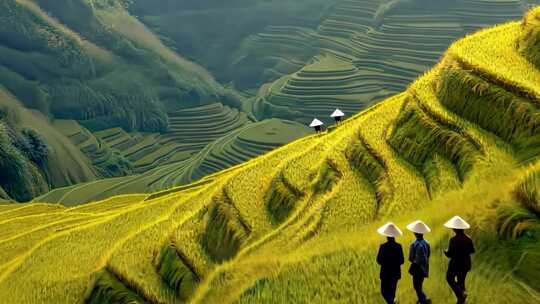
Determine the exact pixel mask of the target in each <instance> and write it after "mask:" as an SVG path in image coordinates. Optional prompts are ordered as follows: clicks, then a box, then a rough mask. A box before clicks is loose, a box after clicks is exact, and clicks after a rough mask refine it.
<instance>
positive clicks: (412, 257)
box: [407, 221, 431, 304]
mask: <svg viewBox="0 0 540 304" xmlns="http://www.w3.org/2000/svg"><path fill="white" fill-rule="evenodd" d="M407 229H409V230H410V231H412V232H414V236H415V237H416V240H415V241H414V242H413V243H412V244H411V248H410V251H409V261H410V262H411V267H410V268H409V273H410V274H411V275H412V278H413V287H414V290H415V291H416V295H417V296H418V303H420V304H429V303H431V300H430V299H429V298H428V297H427V296H426V294H425V293H424V290H423V284H424V280H425V278H427V277H428V276H429V256H430V255H431V248H430V246H429V243H428V242H427V241H426V240H424V234H426V233H429V232H431V229H429V227H428V226H427V225H426V224H425V223H424V222H422V221H415V222H412V223H410V224H409V225H407Z"/></svg>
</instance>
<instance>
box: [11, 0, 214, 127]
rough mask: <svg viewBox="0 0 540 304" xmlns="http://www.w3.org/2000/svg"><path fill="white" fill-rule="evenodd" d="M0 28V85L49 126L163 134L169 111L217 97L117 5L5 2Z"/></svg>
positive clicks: (202, 76)
mask: <svg viewBox="0 0 540 304" xmlns="http://www.w3.org/2000/svg"><path fill="white" fill-rule="evenodd" d="M0 20H1V21H0V22H1V26H0V72H1V73H0V84H2V85H3V86H4V87H6V88H7V89H8V90H9V91H10V92H11V93H12V94H13V95H15V96H17V98H18V99H19V100H21V101H22V102H23V103H24V105H25V106H26V107H28V108H32V109H37V110H40V111H41V112H42V113H44V114H46V115H52V116H53V117H55V118H62V119H77V120H79V121H82V122H83V124H84V125H85V126H87V127H88V128H90V129H92V130H100V129H104V128H108V127H119V126H121V127H123V128H124V129H125V130H128V131H131V130H140V131H165V130H167V128H168V121H167V117H166V112H167V111H168V110H170V109H178V108H182V107H186V106H193V105H199V104H204V103H206V102H209V101H210V100H211V99H219V98H221V97H222V96H223V94H224V89H223V87H221V85H219V84H218V83H217V82H216V81H215V80H214V79H213V77H212V76H211V75H210V73H208V72H207V71H206V70H205V69H204V68H202V67H200V66H198V65H196V64H194V63H192V62H190V61H188V60H186V59H184V58H182V57H180V56H179V55H178V54H176V53H175V52H173V51H172V50H170V49H168V48H167V47H166V46H165V45H163V43H162V42H161V40H160V39H159V38H158V37H157V36H156V35H155V34H154V33H152V32H151V31H150V30H148V29H147V28H146V27H145V26H144V25H143V24H142V23H140V22H139V21H138V20H137V19H136V18H135V17H133V16H131V15H130V14H129V13H128V12H126V10H125V8H124V4H123V1H93V0H92V1H83V0H75V1H69V2H68V3H65V4H63V3H59V2H55V1H52V2H51V1H41V0H6V1H2V2H1V3H0ZM126 75H129V77H126Z"/></svg>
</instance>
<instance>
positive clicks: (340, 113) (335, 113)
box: [330, 109, 345, 118]
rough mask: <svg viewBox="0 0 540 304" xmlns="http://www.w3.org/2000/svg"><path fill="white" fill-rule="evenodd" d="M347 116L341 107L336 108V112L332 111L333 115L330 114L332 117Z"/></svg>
mask: <svg viewBox="0 0 540 304" xmlns="http://www.w3.org/2000/svg"><path fill="white" fill-rule="evenodd" d="M343 116H345V113H343V112H341V110H340V109H336V110H335V111H334V113H332V115H330V117H332V118H334V117H343Z"/></svg>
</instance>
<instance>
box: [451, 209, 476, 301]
mask: <svg viewBox="0 0 540 304" xmlns="http://www.w3.org/2000/svg"><path fill="white" fill-rule="evenodd" d="M444 226H445V227H446V228H450V229H453V230H454V233H455V236H454V237H452V238H451V239H450V243H449V245H448V250H446V251H445V252H444V254H445V255H446V256H447V257H448V258H449V259H450V262H449V264H448V271H447V272H446V281H447V282H448V285H450V288H452V291H453V292H454V294H455V295H456V298H457V304H462V303H465V300H466V299H467V293H465V290H466V289H465V279H466V277H467V273H468V272H469V271H470V270H471V254H473V253H474V251H475V250H474V244H473V241H472V240H471V238H469V236H467V235H466V234H465V229H469V228H470V227H471V226H470V225H469V224H468V223H467V222H465V220H463V219H462V218H461V217H459V216H454V217H453V218H452V219H450V220H449V221H448V222H446V223H445V224H444Z"/></svg>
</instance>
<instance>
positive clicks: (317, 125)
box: [309, 118, 324, 133]
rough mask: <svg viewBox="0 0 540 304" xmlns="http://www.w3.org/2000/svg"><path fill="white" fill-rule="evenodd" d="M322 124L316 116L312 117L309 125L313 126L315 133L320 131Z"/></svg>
mask: <svg viewBox="0 0 540 304" xmlns="http://www.w3.org/2000/svg"><path fill="white" fill-rule="evenodd" d="M323 125H324V123H323V122H322V121H320V120H318V119H317V118H315V119H313V121H312V122H311V124H310V125H309V126H310V127H311V128H315V131H316V132H317V133H319V132H321V131H322V126H323Z"/></svg>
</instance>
